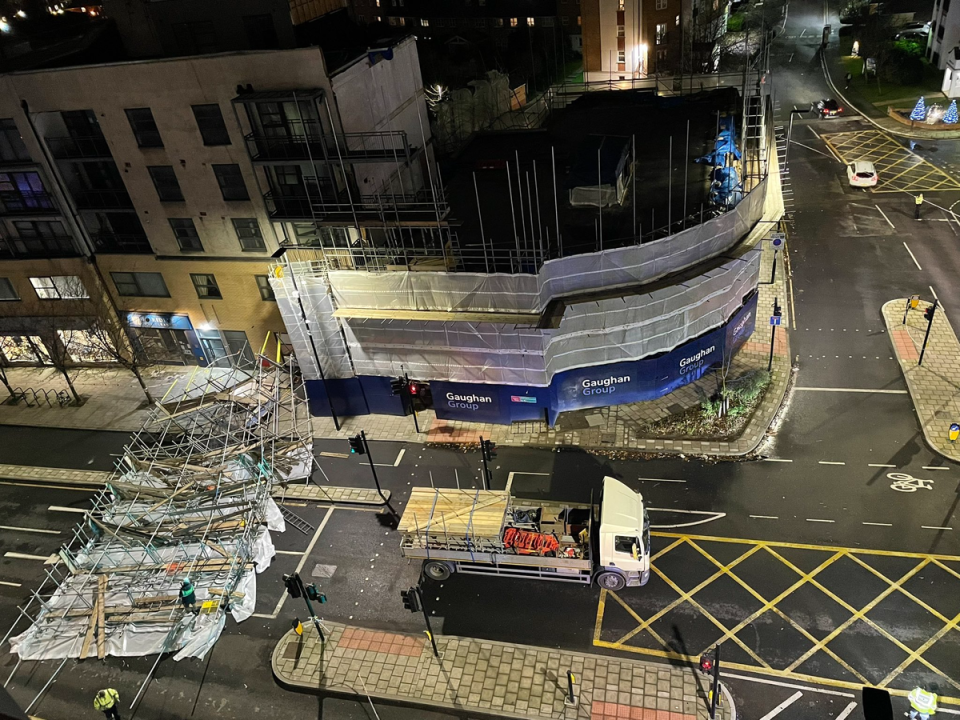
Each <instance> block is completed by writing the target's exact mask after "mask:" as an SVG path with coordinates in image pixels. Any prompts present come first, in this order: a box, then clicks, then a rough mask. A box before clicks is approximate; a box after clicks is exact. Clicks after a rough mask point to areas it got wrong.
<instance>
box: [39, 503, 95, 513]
mask: <svg viewBox="0 0 960 720" xmlns="http://www.w3.org/2000/svg"><path fill="white" fill-rule="evenodd" d="M47 510H50V511H51V512H72V513H83V514H84V515H86V514H87V511H86V510H84V509H83V508H72V507H64V506H63V505H51V506H50V507H48V508H47Z"/></svg>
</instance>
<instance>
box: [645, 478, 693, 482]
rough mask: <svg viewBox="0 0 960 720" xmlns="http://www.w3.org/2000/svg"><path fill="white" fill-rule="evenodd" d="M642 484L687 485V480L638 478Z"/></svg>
mask: <svg viewBox="0 0 960 720" xmlns="http://www.w3.org/2000/svg"><path fill="white" fill-rule="evenodd" d="M637 480H639V481H640V482H673V483H685V482H686V480H673V479H671V478H637Z"/></svg>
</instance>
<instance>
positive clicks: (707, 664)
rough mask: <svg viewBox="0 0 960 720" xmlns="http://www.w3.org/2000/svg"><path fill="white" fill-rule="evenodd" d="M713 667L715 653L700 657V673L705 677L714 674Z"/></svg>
mask: <svg viewBox="0 0 960 720" xmlns="http://www.w3.org/2000/svg"><path fill="white" fill-rule="evenodd" d="M713 665H714V659H713V653H704V654H703V655H701V656H700V672H702V673H703V674H704V675H712V674H713Z"/></svg>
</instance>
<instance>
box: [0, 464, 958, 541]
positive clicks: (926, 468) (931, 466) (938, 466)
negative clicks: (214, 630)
mask: <svg viewBox="0 0 960 720" xmlns="http://www.w3.org/2000/svg"><path fill="white" fill-rule="evenodd" d="M923 469H924V470H949V469H950V468H948V467H943V466H942V465H924V466H923ZM0 527H2V526H0Z"/></svg>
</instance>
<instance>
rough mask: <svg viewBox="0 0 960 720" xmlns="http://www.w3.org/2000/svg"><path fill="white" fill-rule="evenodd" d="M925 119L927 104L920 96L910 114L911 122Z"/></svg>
mask: <svg viewBox="0 0 960 720" xmlns="http://www.w3.org/2000/svg"><path fill="white" fill-rule="evenodd" d="M926 118H927V104H926V103H925V102H924V101H923V95H921V96H920V99H919V100H917V104H916V105H915V106H914V108H913V112H912V113H910V119H911V120H926Z"/></svg>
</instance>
